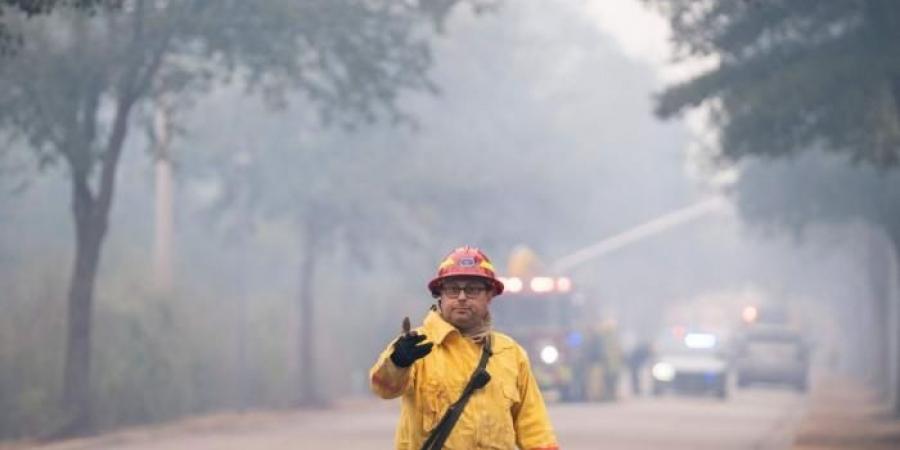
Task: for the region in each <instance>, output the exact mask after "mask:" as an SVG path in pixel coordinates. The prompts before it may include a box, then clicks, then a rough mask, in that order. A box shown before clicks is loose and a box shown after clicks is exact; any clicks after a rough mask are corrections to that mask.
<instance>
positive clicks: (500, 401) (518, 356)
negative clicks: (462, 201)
mask: <svg viewBox="0 0 900 450" xmlns="http://www.w3.org/2000/svg"><path fill="white" fill-rule="evenodd" d="M428 289H429V291H430V292H431V295H432V297H434V298H435V299H436V300H437V304H436V305H433V306H432V307H431V310H430V311H429V312H428V314H427V316H426V317H425V320H424V323H423V325H422V326H421V327H419V328H417V329H416V330H414V331H406V330H405V331H404V332H403V333H401V335H400V336H399V337H398V338H397V339H395V340H394V341H393V342H392V343H391V344H390V345H389V346H388V348H387V349H385V351H384V352H382V354H381V356H380V357H379V358H378V361H377V362H376V363H375V365H374V366H373V367H372V369H371V371H370V373H369V381H370V386H371V389H372V391H373V392H375V394H377V395H378V396H380V397H382V398H385V399H390V398H396V397H402V402H401V411H400V422H399V424H398V426H397V431H396V434H395V436H394V440H395V446H396V448H398V449H420V448H429V449H432V448H445V449H486V448H492V449H493V448H503V449H513V448H516V447H518V448H521V449H534V450H537V449H558V448H559V447H558V445H557V443H556V437H555V434H554V432H553V428H552V426H551V425H550V420H549V418H548V416H547V409H546V406H545V405H544V399H543V397H542V396H541V392H540V390H539V389H538V385H537V382H536V381H535V379H534V375H533V374H532V371H531V366H530V365H529V362H528V357H527V356H526V353H525V351H524V350H523V349H522V347H521V346H520V345H519V344H517V343H516V342H515V341H513V340H512V339H511V338H510V337H509V336H507V335H505V334H503V333H500V332H498V331H495V330H493V329H492V328H491V315H490V309H489V307H490V303H491V301H492V300H493V298H494V297H495V296H496V295H500V294H501V293H503V283H502V282H501V281H500V280H498V279H497V278H496V276H495V273H494V267H493V266H492V265H491V262H490V260H489V259H488V257H487V256H486V255H485V254H484V253H483V252H482V251H481V250H479V249H477V248H474V247H468V246H466V247H460V248H457V249H455V250H453V251H452V252H450V254H449V255H447V257H446V258H445V259H444V260H443V261H442V262H441V263H440V265H439V266H438V270H437V276H436V277H435V278H434V279H432V280H431V282H429V283H428ZM407 323H408V322H407ZM482 367H483V368H484V370H482V371H481V372H485V371H486V375H485V374H482V376H481V377H479V376H476V375H477V374H478V373H479V369H480V368H482ZM479 380H480V381H479ZM472 386H475V387H474V389H471V388H472ZM467 392H471V395H470V396H466V395H465V394H466V393H467ZM451 405H452V407H451ZM460 406H461V407H460ZM448 410H449V411H450V412H448ZM452 416H456V417H458V420H456V422H455V424H453V423H450V422H453V420H452ZM448 423H449V427H448ZM448 428H449V429H448ZM448 433H449V435H448ZM444 438H445V439H446V442H445V443H444V444H443V447H441V446H440V441H441V440H442V439H444ZM435 442H438V443H437V444H436V443H435Z"/></svg>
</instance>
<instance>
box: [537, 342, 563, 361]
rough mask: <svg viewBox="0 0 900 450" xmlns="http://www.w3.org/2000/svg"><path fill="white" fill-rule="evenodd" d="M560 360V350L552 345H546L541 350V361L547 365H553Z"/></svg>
mask: <svg viewBox="0 0 900 450" xmlns="http://www.w3.org/2000/svg"><path fill="white" fill-rule="evenodd" d="M558 359H559V350H557V349H556V347H554V346H552V345H545V346H544V348H542V349H541V361H544V362H545V363H547V364H553V363H555V362H556V361H557V360H558Z"/></svg>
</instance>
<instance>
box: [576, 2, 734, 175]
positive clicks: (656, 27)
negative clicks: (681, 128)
mask: <svg viewBox="0 0 900 450" xmlns="http://www.w3.org/2000/svg"><path fill="white" fill-rule="evenodd" d="M584 10H585V12H586V13H587V14H588V15H590V16H591V17H592V18H593V19H594V21H595V23H596V24H597V27H598V28H599V29H600V30H601V31H602V32H603V33H605V34H607V35H609V36H610V37H611V38H612V39H613V40H614V41H615V42H616V43H617V44H618V46H619V49H620V50H621V51H622V53H623V54H624V55H625V56H627V57H629V58H632V59H634V60H636V61H641V62H643V63H645V64H647V65H648V66H650V67H651V68H652V69H653V70H654V72H655V73H656V75H657V77H658V78H659V79H660V80H661V81H662V82H663V83H664V84H671V83H675V82H678V81H680V80H685V79H687V78H689V77H691V76H693V75H696V74H698V73H700V72H703V71H705V70H708V69H711V68H712V67H714V66H715V64H716V62H717V60H716V58H712V57H711V58H708V59H705V60H696V61H691V62H690V63H687V64H686V63H680V64H677V65H676V64H673V63H672V62H671V45H670V44H669V37H670V35H671V28H670V27H669V24H668V22H667V21H666V19H665V18H663V17H662V16H661V15H659V14H657V13H656V12H654V11H652V10H651V9H649V8H647V7H646V6H644V5H643V4H641V3H640V2H639V0H585V2H584ZM706 114H707V111H706V108H703V107H701V108H700V109H697V110H693V111H689V112H688V113H687V114H686V115H685V118H684V123H685V125H686V126H687V127H688V129H689V130H690V132H691V134H692V136H693V138H692V142H691V143H690V144H688V147H687V148H686V149H685V151H686V153H687V156H688V165H687V167H686V170H687V171H688V173H689V175H690V176H692V177H696V178H708V177H709V176H711V175H712V176H713V179H711V180H710V181H711V182H712V184H713V185H721V184H729V183H731V182H733V181H734V177H735V176H736V173H735V172H734V171H732V170H726V171H721V172H719V173H715V174H710V173H703V172H705V169H703V168H701V167H700V166H697V165H695V164H697V163H699V161H702V159H703V158H702V157H699V156H700V155H701V154H703V153H708V152H709V148H710V147H711V146H713V147H714V146H715V145H716V142H717V140H718V139H717V135H716V131H715V130H712V129H710V128H709V127H708V126H707V123H708V121H707V119H706Z"/></svg>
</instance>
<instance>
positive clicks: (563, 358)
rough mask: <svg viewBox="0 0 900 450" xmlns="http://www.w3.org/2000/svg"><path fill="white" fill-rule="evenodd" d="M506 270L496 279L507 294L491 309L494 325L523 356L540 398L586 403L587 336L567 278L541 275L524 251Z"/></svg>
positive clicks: (581, 307)
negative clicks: (523, 350) (512, 341)
mask: <svg viewBox="0 0 900 450" xmlns="http://www.w3.org/2000/svg"><path fill="white" fill-rule="evenodd" d="M508 266H509V267H508V269H507V273H506V274H504V276H502V277H500V278H501V281H503V284H504V286H506V289H505V291H504V293H503V295H502V296H500V297H498V298H496V299H495V300H494V302H493V303H492V305H491V316H492V320H493V322H494V326H495V327H496V328H497V329H498V330H499V331H501V332H503V333H506V334H508V335H510V336H511V337H512V338H513V339H515V340H516V341H517V342H518V343H519V344H520V345H521V346H522V347H523V348H524V349H525V351H526V352H527V353H528V357H529V359H530V360H531V366H532V371H533V372H534V374H535V377H536V378H537V381H538V384H539V385H540V387H541V391H542V392H544V393H545V395H547V396H548V397H550V398H557V399H559V400H562V401H583V400H589V399H591V398H590V397H591V395H590V392H591V391H592V389H591V378H592V377H591V374H590V372H591V367H590V364H589V362H588V360H587V356H588V353H590V349H589V347H590V343H591V336H590V334H591V333H590V328H589V325H590V324H589V323H587V315H586V309H587V308H585V304H584V303H585V302H584V301H583V298H582V297H581V295H580V294H579V293H578V292H577V290H576V289H575V288H574V286H573V284H572V281H571V280H570V279H569V278H568V277H565V276H558V275H549V274H546V273H544V271H543V269H542V267H541V264H540V263H539V261H538V259H537V256H536V255H535V254H534V252H532V251H531V250H529V249H527V248H524V247H521V248H519V249H517V250H515V251H514V252H513V253H512V255H511V256H510V259H509V263H508ZM593 390H594V391H596V389H593Z"/></svg>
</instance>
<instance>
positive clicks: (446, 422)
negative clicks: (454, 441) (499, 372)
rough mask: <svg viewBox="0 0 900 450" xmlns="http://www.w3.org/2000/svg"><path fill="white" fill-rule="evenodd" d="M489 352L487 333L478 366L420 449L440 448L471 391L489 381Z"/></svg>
mask: <svg viewBox="0 0 900 450" xmlns="http://www.w3.org/2000/svg"><path fill="white" fill-rule="evenodd" d="M491 354H492V353H491V337H490V335H488V337H487V338H486V339H485V340H484V345H483V346H482V350H481V359H480V360H478V367H476V368H475V371H474V372H472V376H471V377H469V382H468V383H467V384H466V388H465V389H463V392H462V394H461V395H460V396H459V400H457V401H456V403H454V404H452V405H450V407H449V408H447V412H445V413H444V417H441V421H440V422H439V423H438V424H437V426H436V427H434V430H431V434H430V435H429V436H428V439H426V440H425V443H424V444H422V450H440V449H441V448H443V447H444V442H446V441H447V438H448V437H450V432H451V431H453V426H454V425H456V421H457V420H459V417H460V416H461V415H462V412H463V409H464V408H465V407H466V403H468V402H469V397H471V396H472V393H473V392H475V390H476V389H481V388H483V387H484V386H485V385H487V384H488V381H491V375H490V374H489V373H488V372H487V370H485V367H487V363H488V359H489V358H490V357H491Z"/></svg>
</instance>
